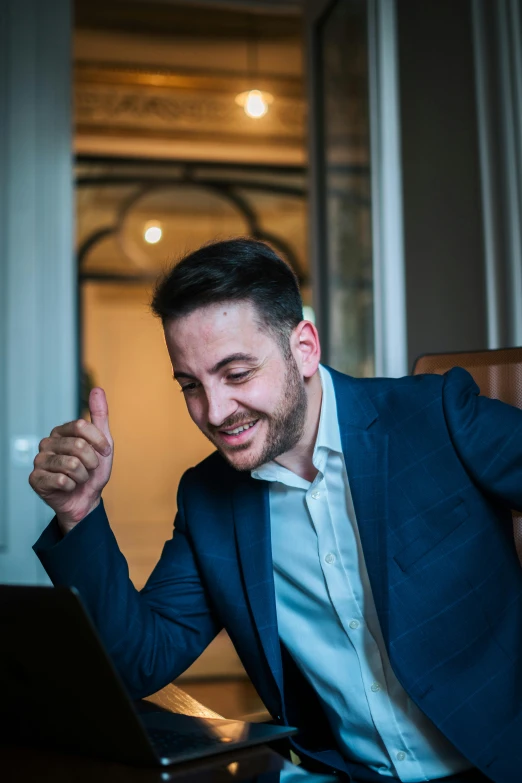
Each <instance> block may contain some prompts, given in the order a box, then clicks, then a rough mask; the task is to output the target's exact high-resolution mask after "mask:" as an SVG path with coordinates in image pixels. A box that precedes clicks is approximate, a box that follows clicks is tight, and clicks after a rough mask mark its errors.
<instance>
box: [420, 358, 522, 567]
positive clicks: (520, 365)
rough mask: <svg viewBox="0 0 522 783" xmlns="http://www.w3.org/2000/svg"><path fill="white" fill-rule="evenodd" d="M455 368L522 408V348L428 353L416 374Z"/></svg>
mask: <svg viewBox="0 0 522 783" xmlns="http://www.w3.org/2000/svg"><path fill="white" fill-rule="evenodd" d="M452 367H464V369H465V370H467V371H468V372H469V373H470V375H472V376H473V379H474V381H475V383H476V384H477V386H478V387H479V389H480V393H481V394H484V395H485V396H486V397H493V398H494V399H497V400H502V401H503V402H508V403H509V404H510V405H515V406H516V407H517V408H522V348H501V349H498V350H493V351H468V352H462V353H438V354H425V355H424V356H420V357H419V358H418V359H417V360H416V362H415V364H414V366H413V374H414V375H419V374H420V373H436V374H438V375H442V374H443V373H445V372H447V371H448V370H451V368H452ZM512 516H513V533H514V536H515V545H516V548H517V552H518V557H519V559H520V562H521V563H522V514H521V513H519V512H518V511H513V512H512Z"/></svg>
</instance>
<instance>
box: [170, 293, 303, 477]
mask: <svg viewBox="0 0 522 783" xmlns="http://www.w3.org/2000/svg"><path fill="white" fill-rule="evenodd" d="M256 315H257V314H256V311H255V309H254V307H253V305H252V304H251V303H250V302H235V303H226V304H219V305H209V306H206V307H201V308H199V309H197V310H195V311H194V312H193V313H191V314H190V315H187V316H184V317H182V318H178V319H176V320H173V321H170V322H169V323H167V324H166V326H165V339H166V342H167V348H168V351H169V355H170V358H171V361H172V366H173V368H174V377H175V378H176V379H177V380H178V382H179V384H180V386H181V388H182V390H183V394H184V395H185V400H186V403H187V408H188V411H189V413H190V416H191V418H192V420H193V421H194V422H195V423H196V424H197V426H198V427H199V429H200V430H201V432H202V433H203V434H204V435H206V437H207V438H208V439H209V440H210V441H211V442H212V443H213V444H214V445H215V446H216V448H217V449H218V450H219V451H220V452H221V454H222V455H223V456H224V457H225V459H227V460H228V462H229V463H230V464H231V465H232V466H233V467H234V468H236V469H237V470H245V471H246V470H253V469H254V468H255V467H257V466H259V465H262V464H263V463H265V462H268V461H269V460H271V459H275V458H276V457H277V456H279V455H280V454H283V453H285V452H286V451H288V450H290V449H291V448H293V447H294V446H295V445H296V443H297V442H298V441H299V439H300V437H301V435H302V432H303V426H304V420H305V415H306V406H307V396H306V390H305V386H304V381H303V378H302V376H301V375H300V373H299V370H298V367H297V364H296V362H295V359H294V357H293V356H292V355H291V354H290V356H289V357H288V358H285V357H284V356H283V353H282V351H281V347H280V345H279V343H278V342H277V341H276V340H275V339H274V338H273V337H272V336H271V335H270V334H269V333H267V332H266V331H265V330H263V329H262V328H260V326H259V319H258V318H257V317H256Z"/></svg>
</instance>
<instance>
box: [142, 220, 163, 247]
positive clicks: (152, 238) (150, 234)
mask: <svg viewBox="0 0 522 783" xmlns="http://www.w3.org/2000/svg"><path fill="white" fill-rule="evenodd" d="M162 236H163V231H162V228H161V226H160V224H159V223H156V222H153V223H147V225H146V226H145V231H144V232H143V238H144V240H145V242H148V243H149V245H155V244H156V242H159V241H160V239H161V237H162Z"/></svg>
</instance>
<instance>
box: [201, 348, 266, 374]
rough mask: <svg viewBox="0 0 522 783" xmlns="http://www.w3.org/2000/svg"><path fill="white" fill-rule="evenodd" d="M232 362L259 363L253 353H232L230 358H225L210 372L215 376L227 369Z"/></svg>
mask: <svg viewBox="0 0 522 783" xmlns="http://www.w3.org/2000/svg"><path fill="white" fill-rule="evenodd" d="M230 362H257V358H256V357H255V356H252V354H251V353H231V354H230V356H225V358H224V359H221V360H220V361H219V362H217V364H215V365H214V366H213V367H212V369H211V370H210V374H211V375H215V374H216V373H217V372H219V371H220V370H222V369H223V367H226V365H227V364H230Z"/></svg>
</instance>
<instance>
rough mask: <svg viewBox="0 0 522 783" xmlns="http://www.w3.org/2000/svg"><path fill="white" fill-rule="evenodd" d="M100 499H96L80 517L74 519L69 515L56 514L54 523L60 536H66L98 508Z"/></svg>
mask: <svg viewBox="0 0 522 783" xmlns="http://www.w3.org/2000/svg"><path fill="white" fill-rule="evenodd" d="M100 502H101V497H99V498H97V499H96V500H95V501H94V503H93V504H92V506H91V507H90V508H89V510H88V511H87V513H85V514H82V515H81V517H79V518H77V519H75V518H74V517H72V516H71V515H70V514H56V521H57V523H58V527H59V528H60V530H61V532H62V534H63V535H64V536H66V535H67V533H70V532H71V530H72V529H73V528H75V527H76V525H78V524H80V522H82V521H83V520H84V519H85V518H86V517H88V516H89V514H91V513H92V512H93V511H94V510H95V509H96V508H98V506H99V505H100Z"/></svg>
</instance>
